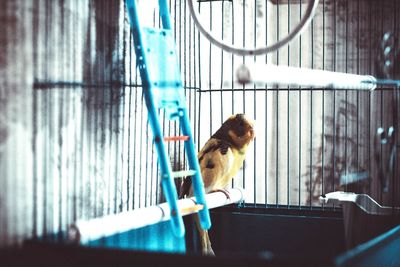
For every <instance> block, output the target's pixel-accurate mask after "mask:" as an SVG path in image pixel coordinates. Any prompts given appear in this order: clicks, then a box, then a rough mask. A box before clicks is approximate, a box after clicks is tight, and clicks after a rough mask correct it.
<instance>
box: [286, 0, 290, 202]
mask: <svg viewBox="0 0 400 267" xmlns="http://www.w3.org/2000/svg"><path fill="white" fill-rule="evenodd" d="M290 4H291V3H290V0H288V3H287V9H288V34H289V33H290V16H291V14H290ZM287 48H288V56H287V65H288V66H290V43H288V45H287ZM289 114H290V86H288V87H287V133H286V134H287V140H286V142H287V151H286V153H287V160H286V165H287V169H286V175H287V190H286V191H287V192H286V194H287V208H289V206H290V189H291V186H290V160H289V159H290V134H289V133H290V115H289Z"/></svg>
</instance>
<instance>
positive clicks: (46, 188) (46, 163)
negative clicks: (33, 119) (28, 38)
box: [43, 0, 51, 237]
mask: <svg viewBox="0 0 400 267" xmlns="http://www.w3.org/2000/svg"><path fill="white" fill-rule="evenodd" d="M45 14H46V18H45V26H44V39H45V45H44V46H45V50H46V51H48V49H49V31H50V29H49V20H50V14H49V0H46V2H45ZM48 57H49V54H48V53H46V56H45V58H46V60H45V61H44V62H45V63H44V65H45V66H43V68H44V69H45V71H44V77H45V79H46V80H48V79H49V74H48V70H49V69H50V68H49V64H50V59H49V58H48ZM50 92H51V91H47V92H46V93H45V100H44V101H45V109H46V114H45V115H44V116H45V125H47V127H46V131H45V148H44V150H45V153H46V154H45V156H44V158H45V160H44V162H43V170H44V172H43V173H44V177H43V180H44V197H43V233H44V237H46V236H47V233H48V227H49V226H48V222H49V218H51V215H50V214H49V213H50V212H48V209H47V208H48V205H49V202H50V200H49V199H48V198H49V196H50V195H51V194H50V193H51V192H49V191H50V190H49V181H48V178H49V177H50V171H49V168H50V167H49V163H50V158H49V157H50V155H51V154H50V153H51V151H50V149H49V146H50V142H49V140H50V123H49V118H50V103H51V102H50V97H49V95H50Z"/></svg>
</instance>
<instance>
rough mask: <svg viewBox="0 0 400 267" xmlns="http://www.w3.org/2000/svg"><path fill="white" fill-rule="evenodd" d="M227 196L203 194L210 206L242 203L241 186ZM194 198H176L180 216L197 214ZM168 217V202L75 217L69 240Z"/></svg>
mask: <svg viewBox="0 0 400 267" xmlns="http://www.w3.org/2000/svg"><path fill="white" fill-rule="evenodd" d="M226 191H227V192H228V193H229V196H230V199H228V198H227V196H226V195H225V194H224V193H222V192H215V193H210V194H206V196H205V198H206V202H207V206H208V208H209V209H212V208H216V207H221V206H225V205H229V204H232V203H237V202H241V201H243V200H244V191H243V189H240V188H233V189H228V190H226ZM195 201H196V198H194V197H192V198H186V199H180V200H178V207H179V209H180V211H181V213H182V215H189V214H192V213H196V212H197V211H198V210H200V209H201V208H202V206H201V205H197V204H196V202H195ZM170 217H171V211H170V207H169V205H168V203H162V204H160V205H157V206H151V207H146V208H140V209H135V210H132V211H126V212H121V213H118V214H112V215H107V216H104V217H100V218H95V219H90V220H78V221H77V222H76V223H75V224H73V225H72V226H71V227H70V229H69V239H70V241H72V242H80V243H81V244H85V243H87V242H89V241H91V240H96V239H99V238H103V237H108V236H112V235H115V234H119V233H123V232H126V231H130V230H133V229H138V228H141V227H145V226H148V225H152V224H156V223H159V222H163V221H167V220H169V219H170Z"/></svg>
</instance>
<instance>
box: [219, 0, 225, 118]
mask: <svg viewBox="0 0 400 267" xmlns="http://www.w3.org/2000/svg"><path fill="white" fill-rule="evenodd" d="M224 10H225V1H222V3H221V29H222V30H221V39H222V40H223V39H224V33H225V32H224ZM220 79H221V80H220V89H222V88H223V80H224V50H223V49H221V76H220ZM223 106H224V101H223V92H222V90H221V92H220V107H221V108H220V124H221V125H222V123H223V122H224V109H223Z"/></svg>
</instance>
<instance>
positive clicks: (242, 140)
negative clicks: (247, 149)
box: [213, 114, 255, 148]
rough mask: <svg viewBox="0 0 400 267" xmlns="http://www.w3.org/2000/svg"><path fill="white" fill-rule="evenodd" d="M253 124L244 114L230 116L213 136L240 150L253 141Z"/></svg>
mask: <svg viewBox="0 0 400 267" xmlns="http://www.w3.org/2000/svg"><path fill="white" fill-rule="evenodd" d="M254 136H255V133H254V122H253V121H251V120H250V119H248V118H247V117H246V115H244V114H236V115H232V116H230V117H229V118H228V119H227V120H226V121H225V122H224V123H223V124H222V126H221V128H219V129H218V131H217V132H216V133H215V134H214V135H213V137H215V138H218V139H222V140H225V141H227V142H229V143H231V144H232V145H234V146H236V147H238V148H242V147H244V146H245V145H248V144H249V143H250V142H251V141H252V140H253V139H254Z"/></svg>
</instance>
